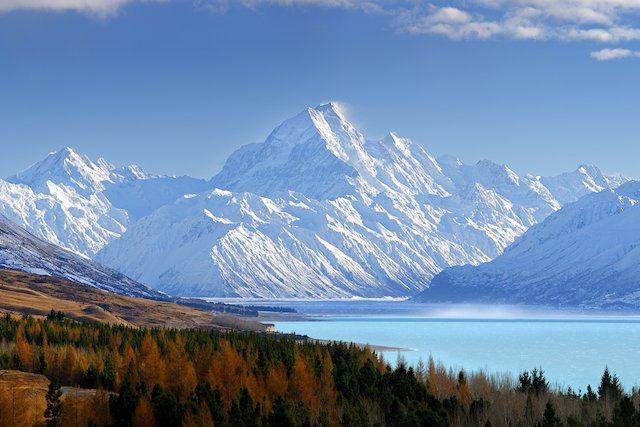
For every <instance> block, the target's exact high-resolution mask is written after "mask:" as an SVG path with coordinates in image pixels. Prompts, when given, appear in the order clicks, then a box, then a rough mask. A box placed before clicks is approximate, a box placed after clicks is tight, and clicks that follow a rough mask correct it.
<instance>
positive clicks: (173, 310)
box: [0, 269, 266, 331]
mask: <svg viewBox="0 0 640 427" xmlns="http://www.w3.org/2000/svg"><path fill="white" fill-rule="evenodd" d="M52 308H53V309H54V310H56V311H62V312H64V313H65V315H66V316H67V317H68V318H70V319H73V320H78V321H82V322H87V321H90V322H101V323H110V324H123V325H128V326H136V327H165V328H180V329H183V328H204V329H219V330H225V329H240V330H252V331H264V330H265V329H266V327H265V326H264V325H262V324H260V323H258V322H253V321H248V320H242V319H238V318H235V317H233V316H225V315H215V314H212V313H210V312H207V311H204V310H198V309H195V308H191V307H185V306H182V305H178V304H173V303H168V302H160V301H153V300H146V299H142V298H134V297H127V296H123V295H116V294H112V293H109V292H105V291H102V290H99V289H95V288H92V287H90V286H86V285H81V284H78V283H74V282H70V281H68V280H62V279H58V278H54V277H49V276H39V275H35V274H29V273H22V272H17V271H12V270H3V269H0V311H5V312H6V311H8V312H13V313H19V314H22V313H28V314H31V315H34V316H46V315H47V314H48V313H49V312H50V311H51V309H52Z"/></svg>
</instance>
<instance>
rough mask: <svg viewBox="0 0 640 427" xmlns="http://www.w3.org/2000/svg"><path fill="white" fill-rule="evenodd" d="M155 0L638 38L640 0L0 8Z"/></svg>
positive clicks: (1, 6) (242, 0)
mask: <svg viewBox="0 0 640 427" xmlns="http://www.w3.org/2000/svg"><path fill="white" fill-rule="evenodd" d="M157 1H174V2H182V1H190V2H191V3H192V4H193V5H194V6H195V7H196V8H199V9H206V10H211V11H214V12H218V13H223V12H225V11H226V10H227V9H229V8H231V7H245V8H249V9H258V8H260V7H321V8H341V9H351V10H359V11H362V12H365V13H377V14H385V15H388V16H389V17H390V18H391V19H393V22H394V24H395V26H396V28H397V29H398V30H400V31H404V32H408V33H412V34H431V35H438V36H443V37H448V38H451V39H454V40H462V39H480V40H486V39H492V38H507V39H515V40H541V41H542V40H561V41H566V42H572V41H574V42H575V41H577V42H591V43H600V44H613V43H625V42H626V43H629V42H634V41H640V21H639V17H640V0H449V1H447V0H0V12H7V11H12V10H18V9H44V10H75V11H79V12H86V13H93V14H99V15H109V14H113V13H115V12H116V11H117V10H118V9H119V8H121V7H123V6H125V5H127V4H130V3H136V2H157ZM609 50H610V51H617V49H609ZM605 51H607V49H603V50H601V51H598V52H605ZM598 52H594V54H592V56H593V57H594V58H595V59H600V58H599V56H600V55H599V54H598ZM631 52H633V51H631ZM602 55H605V56H606V53H603V54H602ZM607 59H608V58H607Z"/></svg>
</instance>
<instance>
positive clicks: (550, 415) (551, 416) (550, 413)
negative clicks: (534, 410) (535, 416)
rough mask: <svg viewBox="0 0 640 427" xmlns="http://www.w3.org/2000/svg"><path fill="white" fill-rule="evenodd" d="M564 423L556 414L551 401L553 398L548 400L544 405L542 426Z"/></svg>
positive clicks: (547, 426) (555, 426)
mask: <svg viewBox="0 0 640 427" xmlns="http://www.w3.org/2000/svg"><path fill="white" fill-rule="evenodd" d="M561 425H562V423H561V422H560V418H558V416H557V415H556V410H555V408H554V407H553V404H552V403H551V400H547V404H546V405H545V407H544V415H543V416H542V423H541V424H540V426H542V427H560V426H561Z"/></svg>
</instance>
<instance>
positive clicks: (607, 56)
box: [591, 48, 640, 61]
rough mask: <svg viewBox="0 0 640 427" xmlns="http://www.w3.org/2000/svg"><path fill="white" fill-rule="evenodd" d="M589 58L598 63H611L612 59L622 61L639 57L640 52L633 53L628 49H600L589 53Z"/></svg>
mask: <svg viewBox="0 0 640 427" xmlns="http://www.w3.org/2000/svg"><path fill="white" fill-rule="evenodd" d="M591 57H592V58H593V59H597V60H598V61H611V60H612V59H622V58H631V57H640V51H637V52H636V51H633V50H630V49H622V48H615V49H601V50H597V51H595V52H591Z"/></svg>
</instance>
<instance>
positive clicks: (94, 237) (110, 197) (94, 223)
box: [0, 148, 207, 257]
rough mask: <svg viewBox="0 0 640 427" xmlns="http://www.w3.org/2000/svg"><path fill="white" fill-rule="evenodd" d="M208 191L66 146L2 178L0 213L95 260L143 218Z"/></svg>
mask: <svg viewBox="0 0 640 427" xmlns="http://www.w3.org/2000/svg"><path fill="white" fill-rule="evenodd" d="M206 188H207V185H206V183H205V182H204V181H202V180H197V179H194V178H188V177H178V178H176V177H156V176H150V175H147V174H146V173H144V172H143V171H142V170H141V169H140V168H138V167H137V166H128V167H126V168H116V167H115V166H113V165H111V164H109V163H107V162H106V161H104V160H103V159H100V160H98V161H97V162H93V161H92V160H90V159H89V158H88V157H86V156H83V155H81V154H78V153H76V152H75V151H74V150H72V149H70V148H65V149H62V150H60V151H58V152H55V153H51V154H49V155H48V156H47V157H46V158H45V159H44V160H42V161H40V162H38V163H36V164H35V165H33V166H32V167H30V168H29V169H27V170H26V171H24V172H21V173H19V174H16V175H14V176H12V177H9V178H7V180H6V181H5V180H0V214H3V215H5V216H6V217H7V218H9V219H11V220H12V221H14V222H16V223H17V224H18V225H20V226H22V227H24V228H26V229H27V230H29V231H30V232H32V233H33V234H34V235H36V236H38V237H39V238H42V239H44V240H47V241H49V242H51V243H54V244H56V245H59V246H61V247H64V248H66V249H69V250H71V251H73V252H75V253H77V254H80V255H82V256H84V257H93V255H95V253H96V252H98V251H99V250H100V249H101V248H102V247H104V246H105V245H106V244H107V243H109V242H111V241H113V240H115V239H117V238H118V237H120V236H121V235H122V233H124V232H125V231H126V229H127V227H129V225H130V224H131V223H132V222H134V221H135V220H137V219H138V218H140V217H142V216H145V215H147V214H149V213H151V212H152V211H154V210H155V209H157V208H158V207H160V206H162V205H164V204H167V203H172V202H173V201H175V200H176V199H177V198H179V197H181V196H182V195H184V194H187V193H197V192H201V191H204V190H205V189H206Z"/></svg>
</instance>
